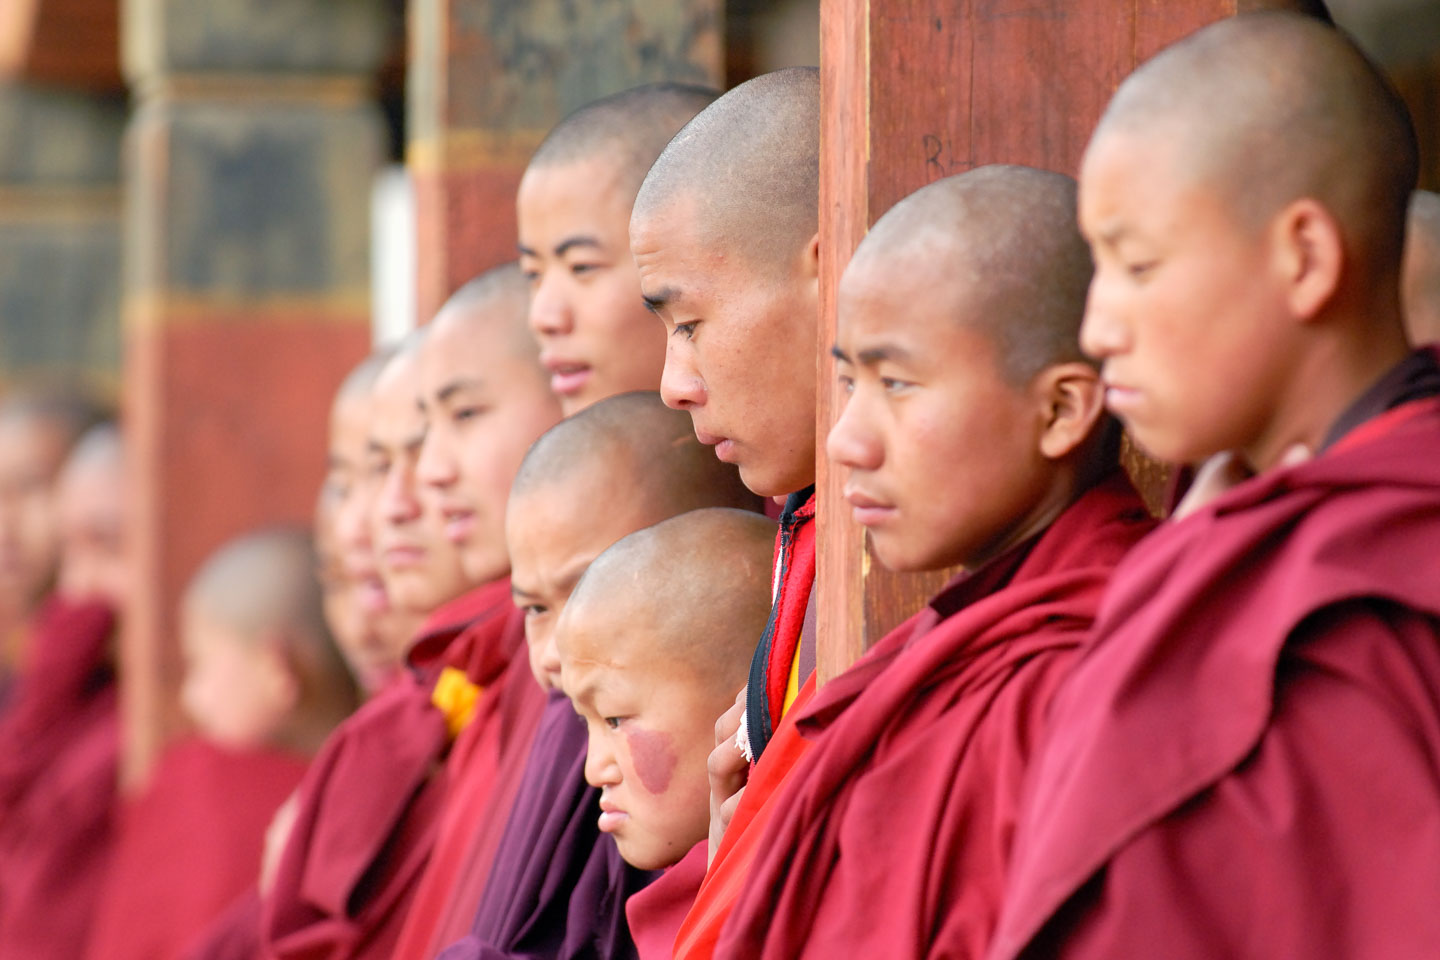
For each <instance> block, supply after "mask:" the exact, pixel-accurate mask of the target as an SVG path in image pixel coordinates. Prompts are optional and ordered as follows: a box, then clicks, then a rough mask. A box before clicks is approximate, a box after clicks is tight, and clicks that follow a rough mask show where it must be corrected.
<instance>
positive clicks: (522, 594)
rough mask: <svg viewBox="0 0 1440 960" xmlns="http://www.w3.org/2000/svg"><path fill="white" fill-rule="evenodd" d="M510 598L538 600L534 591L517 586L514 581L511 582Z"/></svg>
mask: <svg viewBox="0 0 1440 960" xmlns="http://www.w3.org/2000/svg"><path fill="white" fill-rule="evenodd" d="M510 596H511V597H512V598H514V599H516V600H534V599H535V598H536V594H535V593H533V592H532V591H530V590H527V589H525V588H524V587H519V586H516V585H515V581H514V580H511V581H510Z"/></svg>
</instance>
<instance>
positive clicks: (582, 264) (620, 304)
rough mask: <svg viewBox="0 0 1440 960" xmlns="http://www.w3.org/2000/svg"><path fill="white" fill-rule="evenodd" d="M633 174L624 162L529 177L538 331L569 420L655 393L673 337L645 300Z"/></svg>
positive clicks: (529, 247)
mask: <svg viewBox="0 0 1440 960" xmlns="http://www.w3.org/2000/svg"><path fill="white" fill-rule="evenodd" d="M633 179H634V174H633V172H629V171H625V170H623V169H622V167H621V165H620V164H619V163H618V162H617V161H616V160H614V159H611V158H608V157H606V156H604V155H598V156H596V157H594V158H592V159H587V160H580V161H576V162H574V163H566V164H560V165H541V166H538V167H532V168H531V169H529V170H527V171H526V173H525V176H524V179H522V180H521V181H520V193H519V198H518V202H517V208H518V215H519V229H520V266H521V269H523V270H524V271H525V275H526V277H527V278H528V279H529V282H530V289H531V300H530V327H531V329H532V330H533V331H534V334H535V337H536V339H537V340H538V341H539V343H540V350H541V363H542V364H543V365H544V366H545V368H546V369H547V370H548V371H549V372H550V376H551V380H550V384H551V389H552V390H554V392H555V395H556V396H557V397H558V398H559V400H560V405H561V408H562V409H563V410H564V412H565V415H566V416H569V415H570V414H572V413H575V412H577V411H579V410H582V409H584V408H585V407H587V406H589V405H590V404H592V403H594V402H595V401H597V400H603V399H604V398H605V397H609V396H614V395H615V394H618V393H627V392H629V391H632V390H655V389H657V388H658V387H659V386H660V370H661V368H662V367H663V366H664V363H665V331H664V329H663V328H662V327H661V326H660V324H658V323H657V322H656V321H655V318H654V317H653V316H651V315H650V313H649V312H648V311H647V310H646V309H645V307H644V304H643V302H642V301H641V299H640V278H639V274H638V273H637V272H636V269H635V261H634V260H633V259H632V257H631V255H630V237H629V224H630V208H631V205H632V203H633V202H634V199H635V189H636V184H635V183H633V182H632V181H633Z"/></svg>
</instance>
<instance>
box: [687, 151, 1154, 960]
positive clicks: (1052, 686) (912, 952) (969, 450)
mask: <svg viewBox="0 0 1440 960" xmlns="http://www.w3.org/2000/svg"><path fill="white" fill-rule="evenodd" d="M1090 275H1091V266H1090V256H1089V252H1088V251H1087V250H1086V248H1085V242H1084V240H1083V239H1081V237H1080V233H1079V230H1078V228H1077V227H1076V224H1075V184H1074V181H1072V180H1071V179H1070V178H1068V177H1065V176H1061V175H1060V174H1055V173H1048V172H1043V171H1040V170H1033V169H1030V168H1027V167H983V168H980V169H978V170H974V171H971V172H969V173H964V174H960V175H958V176H954V177H950V178H948V179H945V180H941V181H939V182H938V183H934V184H931V185H930V186H928V187H925V188H923V189H921V190H919V191H917V192H915V193H914V194H911V195H910V196H909V197H907V198H905V199H904V200H902V201H901V202H900V203H899V204H897V205H896V206H895V207H894V208H893V209H892V210H891V211H890V212H888V213H887V214H885V216H883V217H881V218H880V220H879V221H878V222H877V223H876V224H875V226H874V227H873V228H872V229H871V230H870V232H869V234H868V235H867V236H866V238H865V240H864V242H863V243H861V245H860V247H859V249H858V250H857V251H856V253H855V257H854V259H853V260H852V261H851V262H850V264H849V266H848V267H847V268H846V271H845V274H844V276H843V278H842V280H841V283H840V295H839V330H838V335H837V339H836V343H835V347H834V354H835V357H836V359H837V361H838V364H837V371H838V375H839V377H840V381H841V383H842V385H843V386H844V388H845V392H846V394H847V399H846V400H845V405H844V407H843V409H842V411H841V414H840V417H839V420H838V421H837V422H836V424H835V426H834V428H833V429H832V430H831V431H830V435H829V438H828V443H827V449H828V452H829V456H830V458H831V460H832V461H834V462H835V464H836V466H837V468H838V469H839V470H840V471H841V473H842V474H843V475H844V477H845V496H846V499H847V500H848V501H849V503H850V504H851V507H852V509H853V511H854V514H855V519H856V520H857V521H859V522H860V523H861V524H862V525H863V526H864V527H865V528H866V530H867V532H868V535H869V539H870V544H871V547H872V549H873V551H874V554H875V556H876V557H877V558H878V559H879V560H880V561H881V562H882V563H884V564H885V565H886V566H887V567H889V568H891V569H894V570H902V571H916V570H939V569H945V568H947V567H951V566H956V565H958V566H961V567H963V568H964V571H963V572H962V573H961V574H959V575H958V576H957V577H956V578H955V579H954V580H952V581H951V582H950V583H949V584H948V585H947V586H946V587H945V589H944V590H942V591H941V592H940V593H939V594H937V595H936V596H935V597H934V598H933V599H932V600H931V601H930V604H929V605H928V606H927V607H926V608H925V609H924V610H922V611H921V612H920V613H918V614H916V615H915V616H914V617H912V618H911V619H910V620H909V621H907V622H906V623H904V624H902V625H901V626H900V627H898V628H896V629H895V630H894V631H893V632H892V633H890V634H889V635H888V636H886V637H885V638H884V639H882V640H881V641H880V642H879V643H877V644H876V645H875V646H874V647H872V648H871V649H870V650H869V651H868V652H867V653H866V655H865V656H864V657H862V658H861V660H860V661H859V662H858V663H856V664H855V665H854V666H853V667H852V668H851V669H850V670H849V671H847V672H846V673H844V674H842V675H841V676H840V677H838V678H836V679H834V680H832V681H831V682H829V683H827V684H826V685H825V686H824V688H822V689H821V690H820V691H819V692H818V693H817V694H816V695H815V698H814V699H813V700H812V701H811V702H810V704H809V705H808V706H806V707H805V708H803V709H802V710H801V711H800V713H799V714H798V718H797V723H798V726H799V729H800V732H801V734H802V735H803V736H805V737H806V738H807V739H808V740H810V741H811V743H812V744H813V745H812V747H811V749H810V750H809V751H808V752H807V753H806V754H805V755H804V756H803V757H802V758H801V759H800V760H799V762H798V765H797V767H796V770H795V772H794V774H793V775H792V777H791V778H790V779H789V781H788V782H787V783H786V785H785V788H784V789H783V790H782V791H781V792H780V793H779V794H778V795H777V797H776V799H775V805H776V811H777V812H776V813H775V815H774V817H773V818H772V819H771V821H770V823H769V826H768V828H767V829H766V831H765V834H764V837H763V840H762V842H761V844H760V851H761V852H760V854H759V856H758V859H757V861H756V863H755V866H754V867H753V868H752V875H751V878H750V881H749V884H748V886H747V888H746V890H745V893H744V895H743V896H742V898H741V900H740V902H739V904H738V905H737V906H736V908H735V911H734V912H733V913H732V914H731V916H730V919H729V922H728V923H727V924H726V928H725V933H724V936H723V937H722V938H721V941H720V943H719V946H718V947H717V949H716V951H715V954H716V955H717V956H723V957H735V958H741V957H745V958H771V957H774V958H780V957H785V958H791V957H833V956H840V955H854V956H907V957H980V956H983V955H984V952H985V948H986V945H987V944H988V941H989V937H990V935H991V933H992V932H993V930H994V924H995V919H996V917H997V916H998V914H999V910H1000V901H1001V896H1002V893H1003V890H1004V879H1005V854H1006V850H1007V847H1008V841H1009V834H1010V829H1011V825H1012V824H1013V822H1014V817H1015V811H1016V809H1017V806H1018V802H1019V796H1020V792H1021V785H1022V782H1023V779H1024V775H1025V771H1026V768H1027V765H1028V762H1029V759H1030V757H1031V756H1032V753H1033V751H1034V747H1035V742H1036V739H1037V737H1038V736H1039V734H1040V731H1041V730H1042V729H1043V728H1044V724H1045V717H1046V714H1047V711H1048V709H1049V705H1050V702H1051V699H1052V696H1053V694H1054V692H1055V690H1056V689H1057V688H1058V686H1059V685H1060V683H1061V681H1062V680H1063V679H1064V678H1065V676H1066V675H1067V674H1068V672H1069V671H1070V669H1071V668H1072V666H1073V665H1074V662H1075V659H1076V657H1077V655H1078V653H1079V650H1080V646H1081V642H1082V640H1083V638H1084V637H1085V635H1086V633H1087V632H1088V630H1089V629H1090V627H1091V624H1092V623H1093V621H1094V619H1095V615H1096V613H1097V611H1098V609H1099V605H1100V599H1101V596H1102V595H1103V591H1104V587H1105V584H1106V582H1107V581H1108V579H1109V577H1110V573H1111V571H1112V570H1113V569H1114V568H1115V566H1116V564H1117V563H1118V562H1119V561H1120V559H1121V557H1123V556H1124V554H1125V553H1126V552H1127V550H1128V549H1129V548H1130V547H1131V546H1132V545H1133V544H1134V543H1135V542H1136V541H1137V540H1138V539H1139V538H1140V537H1141V536H1143V535H1144V534H1145V533H1147V532H1148V531H1149V530H1150V528H1151V526H1152V524H1151V521H1150V518H1149V516H1148V514H1147V513H1146V512H1145V509H1144V506H1143V504H1142V503H1141V501H1140V499H1139V496H1138V494H1136V492H1135V490H1134V489H1133V488H1132V487H1131V486H1130V483H1129V481H1128V480H1127V479H1126V477H1125V475H1124V472H1123V471H1122V470H1121V469H1120V466H1119V458H1118V434H1119V428H1118V425H1117V424H1116V423H1115V422H1114V421H1113V420H1112V419H1111V418H1110V417H1109V416H1108V415H1107V414H1106V413H1105V410H1104V390H1103V387H1102V386H1101V383H1100V377H1099V373H1098V371H1097V370H1096V369H1095V367H1094V366H1093V365H1092V364H1090V363H1089V362H1087V361H1086V360H1085V358H1084V357H1083V356H1082V355H1081V354H1080V348H1079V344H1078V342H1077V341H1078V333H1079V329H1080V322H1081V319H1082V317H1083V315H1084V309H1085V292H1086V289H1087V286H1088V284H1089V280H1090Z"/></svg>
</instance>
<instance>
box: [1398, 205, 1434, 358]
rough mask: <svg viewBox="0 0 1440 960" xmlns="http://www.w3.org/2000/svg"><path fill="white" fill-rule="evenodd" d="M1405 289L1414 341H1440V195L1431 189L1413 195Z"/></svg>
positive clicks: (1408, 325) (1406, 234)
mask: <svg viewBox="0 0 1440 960" xmlns="http://www.w3.org/2000/svg"><path fill="white" fill-rule="evenodd" d="M1401 290H1402V293H1403V295H1404V296H1403V300H1404V305H1405V326H1406V329H1407V330H1408V331H1409V333H1410V342H1411V343H1417V344H1423V343H1436V342H1437V341H1440V194H1436V193H1431V192H1430V191H1429V190H1416V191H1415V194H1414V196H1412V197H1411V198H1410V218H1409V221H1408V226H1407V228H1406V231H1405V272H1404V286H1403V287H1402V288H1401Z"/></svg>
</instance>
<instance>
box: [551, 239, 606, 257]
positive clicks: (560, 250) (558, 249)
mask: <svg viewBox="0 0 1440 960" xmlns="http://www.w3.org/2000/svg"><path fill="white" fill-rule="evenodd" d="M576 247H595V248H596V249H599V247H600V241H599V240H598V239H597V238H595V237H590V236H584V235H581V236H578V237H566V238H565V239H564V240H561V241H560V242H559V243H557V244H555V256H557V257H563V256H565V254H567V253H569V252H570V251H571V250H573V249H574V248H576Z"/></svg>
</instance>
